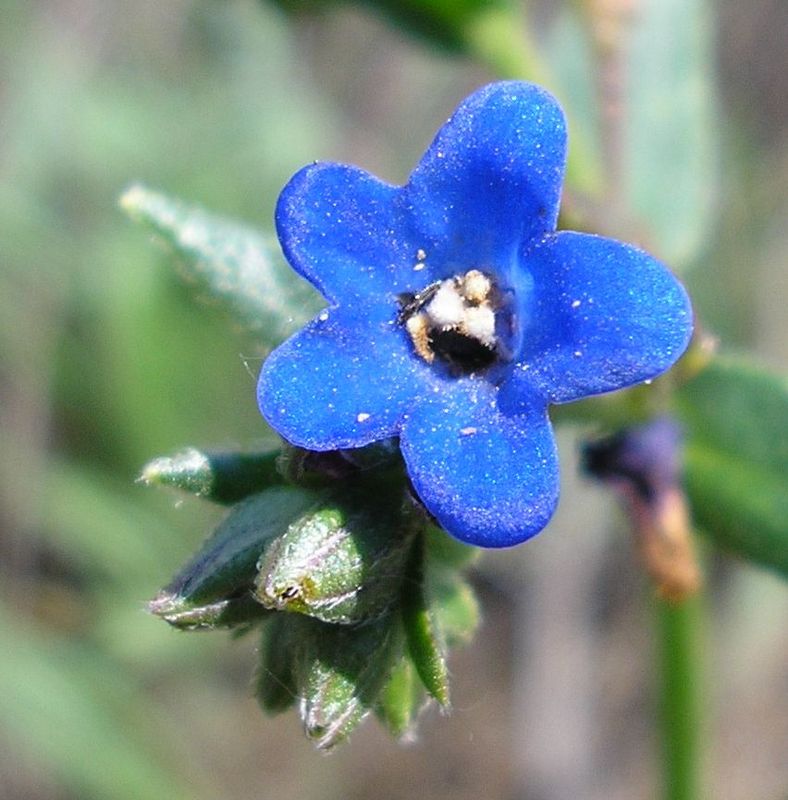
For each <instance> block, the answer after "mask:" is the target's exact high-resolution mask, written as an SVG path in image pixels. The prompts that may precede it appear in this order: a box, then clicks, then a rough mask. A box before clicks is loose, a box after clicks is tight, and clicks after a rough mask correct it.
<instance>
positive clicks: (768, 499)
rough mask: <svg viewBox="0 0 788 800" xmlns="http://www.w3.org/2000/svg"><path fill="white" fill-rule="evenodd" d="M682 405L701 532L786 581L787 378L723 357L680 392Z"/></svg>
mask: <svg viewBox="0 0 788 800" xmlns="http://www.w3.org/2000/svg"><path fill="white" fill-rule="evenodd" d="M677 405H678V410H679V413H680V417H681V420H682V423H683V424H684V427H685V432H686V435H687V447H686V454H685V462H686V469H685V481H686V486H687V492H688V494H689V497H690V501H691V504H692V512H693V520H694V521H695V523H696V524H697V526H698V528H699V529H700V531H701V532H702V533H704V534H706V535H707V536H708V537H709V538H711V539H712V540H713V541H715V542H716V543H718V544H720V545H721V546H722V547H724V548H726V549H728V550H730V551H732V552H734V553H736V554H738V555H740V556H742V557H743V558H746V559H748V560H750V561H753V562H756V563H758V564H761V565H763V566H767V567H771V568H773V569H775V570H777V571H778V572H779V573H781V574H782V575H784V576H788V425H786V420H788V379H786V378H785V377H784V376H781V375H776V374H774V373H770V372H768V371H767V370H766V369H763V368H761V367H758V366H756V365H753V364H752V363H750V362H747V361H745V360H744V359H734V358H730V357H728V358H718V359H715V360H714V361H712V362H711V363H710V364H709V365H708V366H707V368H706V369H705V370H704V371H703V372H701V373H700V374H699V375H698V376H697V377H696V378H694V380H692V381H690V382H689V383H687V384H686V385H685V386H684V387H682V389H681V390H680V391H679V393H678V396H677Z"/></svg>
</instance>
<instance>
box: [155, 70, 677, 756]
mask: <svg viewBox="0 0 788 800" xmlns="http://www.w3.org/2000/svg"><path fill="white" fill-rule="evenodd" d="M565 154H566V125H565V120H564V116H563V113H562V111H561V109H560V107H559V106H558V104H557V102H556V101H555V99H554V98H553V97H552V96H550V95H549V94H548V93H547V92H545V91H544V90H542V89H540V88H539V87H537V86H534V85H532V84H528V83H520V82H513V81H510V82H501V83H494V84H491V85H489V86H485V87H483V88H481V89H480V90H479V91H477V92H475V93H474V94H473V95H471V96H470V97H469V98H468V99H466V100H465V101H464V102H463V103H462V105H461V106H460V107H459V108H458V109H457V111H456V112H455V113H454V115H453V116H452V117H451V119H449V121H448V122H447V123H446V124H445V125H444V126H443V128H441V130H440V131H439V132H438V134H437V136H436V138H435V140H434V141H433V143H432V145H431V146H430V147H429V148H428V150H427V152H426V153H425V154H424V156H423V158H422V159H421V161H420V162H419V164H418V165H417V167H416V169H415V170H414V171H413V173H412V174H411V176H410V179H409V181H408V182H407V183H406V184H405V185H404V186H392V185H389V184H387V183H384V182H382V181H380V180H378V179H377V178H375V177H373V176H372V175H370V174H368V173H366V172H364V171H362V170H361V169H359V168H357V167H352V166H345V165H341V164H335V163H316V164H313V165H310V166H308V167H305V168H304V169H303V170H301V171H300V172H299V173H297V174H296V175H295V177H293V179H292V180H291V181H290V182H289V183H288V185H287V186H286V187H285V189H284V190H283V192H282V194H281V197H280V199H279V203H278V206H277V210H276V228H277V232H278V235H279V240H280V242H281V245H282V248H283V250H284V254H285V256H286V257H287V260H288V261H289V263H290V264H291V265H292V267H293V269H294V270H295V271H296V272H297V273H298V274H300V275H301V276H303V277H304V278H306V279H307V280H308V281H309V282H310V283H311V284H312V285H313V286H314V287H315V288H316V289H317V290H318V291H319V292H320V294H321V295H322V296H323V297H324V298H325V301H326V302H327V306H326V307H325V308H324V309H323V310H322V311H320V312H319V313H318V314H317V315H316V316H315V318H314V319H313V320H312V321H311V322H309V323H308V324H307V325H306V326H305V327H304V328H303V329H302V330H301V331H300V332H298V333H296V334H295V335H294V336H292V337H291V338H290V339H288V340H287V341H286V342H285V343H284V344H282V345H280V346H279V347H278V348H277V349H275V350H274V351H273V352H272V353H271V355H270V356H269V357H268V358H267V359H266V361H265V363H264V365H263V368H262V372H261V375H260V380H259V385H258V400H259V405H260V409H261V411H262V413H263V416H264V417H265V419H266V420H267V421H268V422H269V424H270V425H271V426H272V427H273V428H274V429H275V430H276V431H277V432H278V433H279V434H280V435H281V437H282V438H283V440H284V441H285V450H284V454H283V455H280V456H278V458H277V461H276V465H277V468H276V469H274V468H273V467H272V459H271V457H269V456H261V457H259V459H255V458H252V457H247V460H246V461H244V462H243V463H241V462H240V461H233V460H232V458H230V457H227V456H225V457H223V458H224V461H222V460H221V459H220V458H214V459H213V460H211V458H210V457H208V456H205V455H202V454H199V453H197V454H195V453H194V452H192V453H191V454H189V455H188V456H186V455H184V456H181V459H180V461H178V460H177V459H176V461H175V462H172V461H171V462H169V466H167V467H166V468H164V467H162V464H161V463H159V462H156V463H157V464H158V466H157V467H156V468H155V469H153V470H152V471H150V469H149V474H151V475H152V474H154V473H156V474H157V475H161V474H163V473H164V472H167V471H168V470H169V472H168V474H170V475H173V474H185V473H187V472H188V473H189V474H190V475H192V477H193V476H194V475H195V474H197V473H198V472H199V470H197V469H196V467H194V468H192V469H191V472H189V466H188V464H189V463H192V464H197V463H198V462H199V464H200V467H199V469H200V470H202V472H199V474H200V475H204V476H207V477H206V480H207V481H208V483H207V484H206V486H208V488H204V491H202V492H201V493H202V494H207V495H210V494H211V491H212V490H211V488H210V485H212V484H211V481H213V480H214V479H216V480H219V479H220V478H221V479H222V480H224V483H225V484H226V483H227V475H231V476H235V478H234V480H235V481H236V484H238V482H239V481H241V477H239V476H244V480H245V481H246V483H243V485H244V486H248V490H244V491H239V492H238V493H237V495H238V496H237V497H234V498H233V499H240V497H241V496H242V497H243V498H244V499H242V500H240V502H238V503H237V504H236V505H235V506H234V508H233V510H232V511H231V512H230V514H229V516H228V517H227V518H226V519H225V520H224V522H223V523H222V524H221V525H220V526H219V528H218V529H217V531H216V532H215V534H214V535H213V537H211V539H209V540H208V541H207V542H206V544H205V545H204V547H203V549H202V550H201V551H200V553H199V554H198V555H197V556H195V558H194V559H193V560H192V561H191V562H190V563H189V564H188V565H187V566H186V567H185V568H184V570H183V571H182V572H181V573H180V574H179V575H178V576H177V577H176V578H175V579H174V581H173V582H172V583H171V584H170V585H169V586H168V587H166V588H165V589H164V590H163V591H162V593H160V595H159V596H158V597H157V598H156V600H154V601H153V603H152V604H151V608H152V610H153V611H154V612H155V613H157V614H159V615H160V616H162V617H164V618H165V619H168V620H169V621H170V622H172V623H173V624H175V625H178V626H179V627H215V626H218V625H227V626H236V625H239V624H241V625H251V624H252V623H254V622H256V621H257V620H258V619H269V621H268V622H267V624H266V625H265V627H264V630H265V636H266V639H265V641H266V645H265V647H264V651H263V665H262V667H261V670H260V680H259V685H258V694H259V697H260V700H261V702H262V704H263V705H264V707H265V708H267V709H268V710H271V711H276V710H281V709H283V708H286V707H288V706H289V705H290V704H291V703H293V702H294V701H296V700H297V702H298V703H299V708H300V713H301V717H302V719H303V721H304V724H305V726H306V729H307V732H308V733H309V735H310V736H312V737H313V738H314V739H315V741H316V742H317V744H318V745H319V746H321V747H330V746H331V745H333V744H334V743H336V742H337V741H339V740H341V739H342V738H344V737H345V736H346V735H347V733H348V732H349V731H350V730H351V729H352V728H353V727H354V726H355V724H357V723H358V721H359V720H360V719H362V718H363V717H364V716H365V715H366V714H367V713H368V712H369V711H373V710H374V711H375V712H376V713H377V714H378V715H379V717H380V718H381V719H382V720H383V721H384V723H385V724H387V725H388V727H389V728H390V729H391V730H392V731H393V732H394V733H395V734H397V735H405V734H407V733H408V732H409V731H410V730H411V729H412V727H413V724H414V723H415V720H416V717H417V715H418V712H419V711H420V709H421V708H422V707H423V706H424V704H425V700H426V699H427V698H428V697H432V698H434V699H435V700H437V701H438V702H439V703H441V704H443V705H448V702H449V696H448V681H447V671H446V664H445V660H446V649H447V647H449V646H451V645H452V644H454V643H458V642H461V641H463V640H464V639H466V638H467V637H468V635H469V633H470V632H471V631H472V629H473V625H474V624H475V620H476V608H475V604H474V600H473V595H472V592H471V590H470V588H469V586H468V584H467V582H466V579H465V578H464V577H463V575H462V573H461V568H462V567H463V566H465V565H466V564H467V563H468V561H469V559H470V558H471V556H472V554H473V553H474V552H475V550H474V549H473V548H468V547H465V546H463V545H461V544H459V543H457V542H456V541H454V540H459V542H462V543H466V544H469V545H477V546H481V547H506V546H510V545H514V544H518V543H520V542H522V541H524V540H526V539H528V538H529V537H531V536H533V535H534V534H536V533H538V532H539V531H540V530H542V528H544V526H545V525H546V524H547V523H548V521H549V519H550V517H551V515H552V513H553V511H554V509H555V505H556V502H557V498H558V464H557V455H556V446H555V441H554V437H553V433H552V430H551V426H550V420H549V417H548V407H549V406H550V405H551V404H558V403H567V402H570V401H573V400H578V399H580V398H584V397H587V396H589V395H595V394H599V393H603V392H609V391H611V390H615V389H621V388H624V387H627V386H631V385H633V384H637V383H641V382H643V381H646V380H648V379H651V378H653V377H654V376H656V375H658V374H660V373H661V372H663V371H664V370H666V369H667V368H668V367H670V366H671V365H672V364H673V363H674V362H675V361H676V360H677V359H678V357H679V356H680V355H681V354H682V352H683V351H684V349H685V348H686V346H687V343H688V341H689V338H690V334H691V331H692V312H691V309H690V304H689V301H688V298H687V295H686V293H685V292H684V289H683V288H682V287H681V285H680V284H679V283H678V281H677V280H676V279H675V278H674V277H673V276H672V275H671V273H670V272H669V271H668V270H667V269H666V268H665V267H664V266H663V265H662V264H661V263H659V262H658V261H657V260H656V259H654V258H653V257H652V256H650V255H648V254H647V253H645V252H643V251H642V250H639V249H637V248H636V247H633V246H630V245H627V244H622V243H620V242H617V241H614V240H611V239H608V238H604V237H600V236H595V235H590V234H585V233H576V232H571V231H556V223H557V219H558V208H559V200H560V193H561V184H562V178H563V171H564V161H565ZM188 458H191V459H193V461H192V462H188ZM239 458H240V457H239ZM200 459H202V461H201V460H200ZM228 465H231V466H228ZM179 470H180V472H179ZM250 475H251V476H252V479H251V480H249V476H250ZM254 476H258V477H257V478H255V477H254ZM174 482H176V483H177V481H174ZM229 482H230V484H232V483H233V480H230V481H229ZM446 533H448V534H450V535H451V537H454V539H450V538H449V537H448V536H447V535H446ZM282 612H287V613H282ZM292 612H295V613H292Z"/></svg>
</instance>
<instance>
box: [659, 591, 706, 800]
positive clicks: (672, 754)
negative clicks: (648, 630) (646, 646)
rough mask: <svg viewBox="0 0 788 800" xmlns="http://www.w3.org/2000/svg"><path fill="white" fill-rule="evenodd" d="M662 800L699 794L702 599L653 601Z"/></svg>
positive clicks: (679, 799) (691, 798)
mask: <svg viewBox="0 0 788 800" xmlns="http://www.w3.org/2000/svg"><path fill="white" fill-rule="evenodd" d="M657 604H658V605H657V615H658V630H659V637H660V646H661V647H660V650H661V652H660V654H659V656H660V660H661V667H662V681H661V693H662V698H661V701H662V708H661V715H662V750H663V753H662V757H663V771H664V774H663V781H664V794H663V796H664V798H665V800H699V798H700V797H701V766H702V765H701V759H702V740H703V731H702V722H701V717H702V705H703V703H702V697H701V686H702V678H701V668H702V654H701V649H702V648H701V643H700V633H701V630H700V628H701V601H700V600H699V598H698V597H697V596H696V597H692V598H690V599H688V600H685V601H684V602H682V603H671V602H668V601H666V600H658V601H657Z"/></svg>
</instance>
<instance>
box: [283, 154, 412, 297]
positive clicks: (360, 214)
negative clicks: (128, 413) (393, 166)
mask: <svg viewBox="0 0 788 800" xmlns="http://www.w3.org/2000/svg"><path fill="white" fill-rule="evenodd" d="M399 192H401V189H399V188H397V187H394V186H390V185H389V184H387V183H384V182H383V181H380V180H378V179H377V178H375V177H374V176H372V175H370V174H369V173H367V172H365V171H364V170H361V169H358V168H357V167H351V166H345V165H343V164H333V163H320V164H313V165H310V166H308V167H305V168H304V169H302V170H301V171H300V172H298V173H296V175H295V176H294V177H293V178H292V179H291V180H290V182H289V183H288V184H287V186H285V188H284V189H283V190H282V193H281V195H280V197H279V202H278V203H277V208H276V229H277V233H278V235H279V240H280V242H281V244H282V249H283V250H284V253H285V255H286V256H287V259H288V261H289V262H290V264H291V265H292V266H293V268H294V269H295V270H296V271H297V272H298V273H299V274H301V275H303V276H304V277H305V278H306V279H307V280H308V281H310V282H311V283H312V284H313V285H314V286H315V287H316V288H317V289H318V290H319V291H320V292H321V293H322V294H323V296H324V297H326V298H327V299H328V300H330V301H332V302H334V303H339V302H340V301H341V302H342V303H348V302H355V303H365V302H367V301H368V300H370V299H373V300H374V302H377V303H382V302H385V301H386V298H387V297H388V298H393V297H394V295H395V294H396V293H397V292H401V291H406V290H408V289H409V288H411V286H410V285H409V284H410V283H412V282H413V266H414V265H415V264H416V263H417V262H418V258H417V249H418V247H419V246H420V245H418V246H417V245H415V244H413V241H412V238H413V237H412V236H411V235H410V228H409V224H410V223H409V216H408V215H407V214H403V213H402V209H401V208H400V207H399V206H398V205H396V204H395V202H394V201H395V198H396V197H397V195H398V193H399ZM417 277H420V278H422V279H423V281H424V282H426V280H427V276H426V275H425V276H417Z"/></svg>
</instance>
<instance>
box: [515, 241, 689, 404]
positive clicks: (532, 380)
mask: <svg viewBox="0 0 788 800" xmlns="http://www.w3.org/2000/svg"><path fill="white" fill-rule="evenodd" d="M522 263H523V268H524V269H525V270H526V271H527V272H529V273H530V275H531V277H532V280H533V298H534V301H533V302H534V307H533V308H532V313H533V318H532V319H531V320H530V321H528V322H527V323H526V327H525V332H524V336H523V343H522V346H521V352H520V356H519V357H518V358H517V359H516V360H517V361H518V365H517V367H516V368H515V369H514V371H513V373H512V376H511V378H510V380H509V382H508V383H506V384H504V386H503V387H502V389H501V403H502V407H503V408H504V409H505V410H509V411H511V410H512V409H514V408H516V407H517V406H518V402H519V401H518V397H519V395H520V393H521V392H525V393H526V394H525V397H526V398H527V397H528V389H527V388H526V387H534V388H537V389H538V390H539V391H540V392H541V393H542V394H543V396H544V397H546V398H547V399H548V400H549V401H550V402H554V403H564V402H567V401H570V400H577V399H579V398H581V397H585V396H587V395H592V394H598V393H600V392H607V391H611V390H613V389H621V388H623V387H625V386H630V385H632V384H634V383H639V382H641V381H644V380H646V379H648V378H653V377H655V376H656V375H658V374H659V373H661V372H663V371H664V370H666V369H667V368H668V367H670V366H671V365H672V364H673V363H674V362H675V361H676V359H677V358H678V357H679V356H680V355H681V354H682V353H683V352H684V350H685V348H686V347H687V344H688V342H689V339H690V336H691V334H692V309H691V307H690V302H689V298H688V297H687V294H686V292H685V291H684V288H683V287H682V286H681V284H680V283H679V282H678V281H677V280H676V278H675V277H674V276H673V275H672V274H671V273H670V272H669V271H668V269H667V268H666V267H665V266H663V265H662V264H661V263H660V262H659V261H657V260H656V259H654V258H652V257H651V256H650V255H648V254H647V253H644V252H643V251H642V250H638V249H637V248H636V247H632V246H630V245H625V244H622V243H621V242H617V241H614V240H612V239H606V238H603V237H600V236H592V235H590V234H582V233H573V232H570V231H565V232H560V233H558V234H556V235H553V236H548V237H546V238H545V240H544V241H543V242H542V243H541V244H540V245H539V246H537V247H535V248H534V249H532V250H531V251H530V252H526V253H525V254H524V255H523V257H522Z"/></svg>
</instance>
